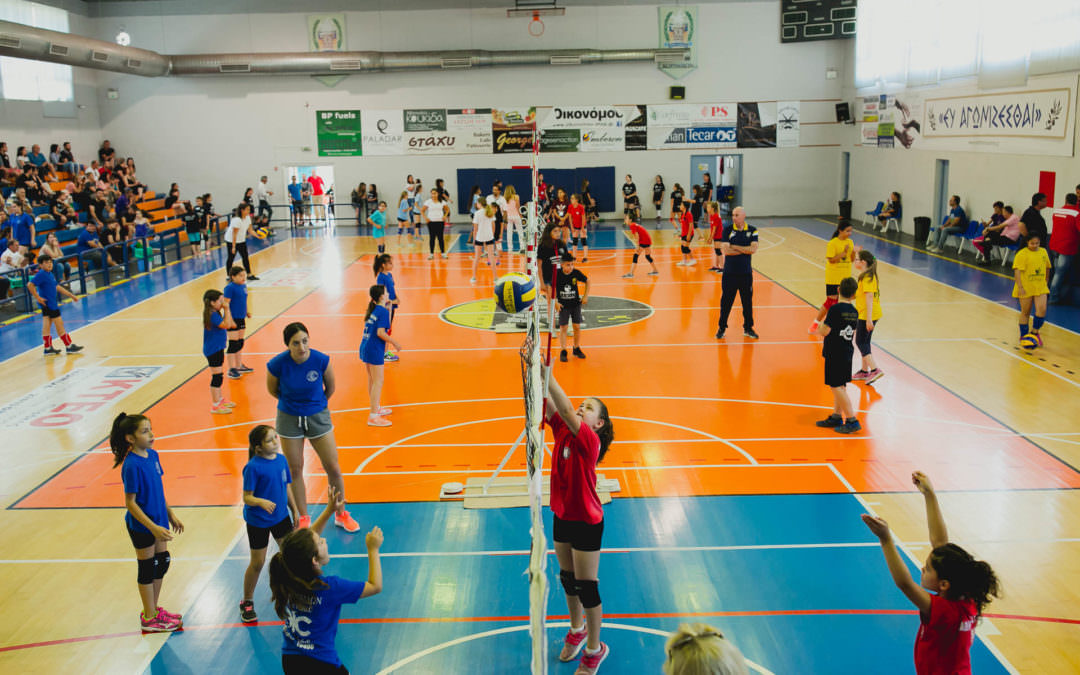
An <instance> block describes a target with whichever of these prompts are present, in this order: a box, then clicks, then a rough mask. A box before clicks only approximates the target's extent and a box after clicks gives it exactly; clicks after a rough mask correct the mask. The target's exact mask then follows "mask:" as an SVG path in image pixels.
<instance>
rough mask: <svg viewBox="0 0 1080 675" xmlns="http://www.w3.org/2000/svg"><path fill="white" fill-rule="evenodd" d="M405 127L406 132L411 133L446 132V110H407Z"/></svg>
mask: <svg viewBox="0 0 1080 675" xmlns="http://www.w3.org/2000/svg"><path fill="white" fill-rule="evenodd" d="M404 125H405V131H407V132H410V133H415V132H419V131H446V109H445V108H425V109H422V110H406V111H405V119H404Z"/></svg>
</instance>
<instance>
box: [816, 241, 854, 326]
mask: <svg viewBox="0 0 1080 675" xmlns="http://www.w3.org/2000/svg"><path fill="white" fill-rule="evenodd" d="M858 250H859V249H858V248H856V246H855V242H853V241H851V222H850V221H847V220H842V221H840V225H839V226H837V228H836V232H833V237H832V239H830V240H829V244H828V246H826V247H825V304H823V305H822V306H821V309H819V310H818V313H817V318H815V319H814V323H812V324H810V329H809V330H808V331H807V332H808V333H810V334H811V335H813V334H814V333H817V329H818V326H819V325H821V320H822V319H824V318H825V315H826V314H828V313H829V308H830V307H832V306H833V305H835V304H836V302H837V289H838V288H839V287H840V282H841V281H843V280H844V279H846V278H848V277H850V276H851V263H852V262H854V261H855V253H856V252H858Z"/></svg>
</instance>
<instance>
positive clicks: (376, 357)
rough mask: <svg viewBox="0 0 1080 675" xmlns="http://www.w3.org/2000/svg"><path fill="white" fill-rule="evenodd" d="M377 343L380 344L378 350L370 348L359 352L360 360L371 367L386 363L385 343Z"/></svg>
mask: <svg viewBox="0 0 1080 675" xmlns="http://www.w3.org/2000/svg"><path fill="white" fill-rule="evenodd" d="M379 342H380V343H381V346H379V347H378V349H376V348H375V347H373V346H372V347H368V348H367V349H365V350H362V351H361V352H360V360H361V361H363V362H364V363H366V364H368V365H372V366H381V365H383V364H384V363H385V362H386V343H383V342H382V341H381V340H380V341H379ZM372 352H378V353H377V354H376V353H372Z"/></svg>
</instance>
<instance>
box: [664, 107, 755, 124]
mask: <svg viewBox="0 0 1080 675" xmlns="http://www.w3.org/2000/svg"><path fill="white" fill-rule="evenodd" d="M738 111H739V109H738V106H737V105H736V104H734V103H670V104H664V105H650V106H648V113H649V114H648V125H649V126H654V125H655V126H661V127H703V126H717V127H733V126H735V123H736V114H737V113H738Z"/></svg>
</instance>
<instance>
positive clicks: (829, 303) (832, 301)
mask: <svg viewBox="0 0 1080 675" xmlns="http://www.w3.org/2000/svg"><path fill="white" fill-rule="evenodd" d="M837 302H839V300H837V299H836V298H825V304H824V307H825V311H829V308H830V307H832V306H833V305H835V304H836V303H837Z"/></svg>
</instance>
